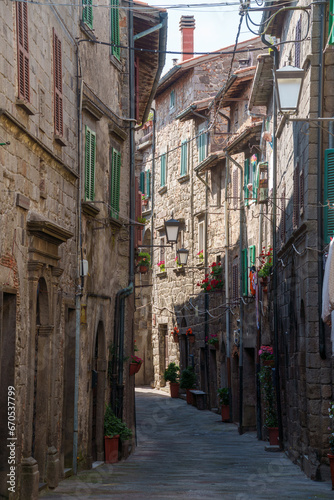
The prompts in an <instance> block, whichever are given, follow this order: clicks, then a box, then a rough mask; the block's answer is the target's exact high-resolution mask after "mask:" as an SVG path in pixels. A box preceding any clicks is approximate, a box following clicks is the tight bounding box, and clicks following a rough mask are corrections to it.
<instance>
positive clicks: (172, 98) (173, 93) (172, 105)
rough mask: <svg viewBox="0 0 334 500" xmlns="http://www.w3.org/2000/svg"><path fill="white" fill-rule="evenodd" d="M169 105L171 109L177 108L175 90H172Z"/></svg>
mask: <svg viewBox="0 0 334 500" xmlns="http://www.w3.org/2000/svg"><path fill="white" fill-rule="evenodd" d="M169 107H170V109H173V108H175V90H172V91H171V93H170V96H169Z"/></svg>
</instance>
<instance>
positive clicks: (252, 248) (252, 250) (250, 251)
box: [249, 245, 255, 267]
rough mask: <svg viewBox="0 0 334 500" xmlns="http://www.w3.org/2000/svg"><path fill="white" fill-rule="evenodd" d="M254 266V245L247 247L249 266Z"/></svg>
mask: <svg viewBox="0 0 334 500" xmlns="http://www.w3.org/2000/svg"><path fill="white" fill-rule="evenodd" d="M252 266H255V245H251V246H250V247H249V267H252Z"/></svg>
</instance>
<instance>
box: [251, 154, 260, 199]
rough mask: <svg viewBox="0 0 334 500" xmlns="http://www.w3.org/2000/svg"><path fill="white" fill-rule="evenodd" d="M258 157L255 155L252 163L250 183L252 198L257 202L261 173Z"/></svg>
mask: <svg viewBox="0 0 334 500" xmlns="http://www.w3.org/2000/svg"><path fill="white" fill-rule="evenodd" d="M257 162H258V157H257V154H255V155H253V156H252V158H251V161H250V180H249V181H248V182H249V183H252V185H253V188H252V198H253V200H255V201H257V189H258V186H259V172H258V167H257Z"/></svg>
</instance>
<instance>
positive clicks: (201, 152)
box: [198, 123, 208, 163]
mask: <svg viewBox="0 0 334 500" xmlns="http://www.w3.org/2000/svg"><path fill="white" fill-rule="evenodd" d="M203 130H206V124H205V123H203V124H202V125H200V126H199V127H198V133H199V134H200V135H199V137H198V161H199V163H201V162H202V161H203V160H205V158H206V156H207V137H208V134H204V133H202V132H203Z"/></svg>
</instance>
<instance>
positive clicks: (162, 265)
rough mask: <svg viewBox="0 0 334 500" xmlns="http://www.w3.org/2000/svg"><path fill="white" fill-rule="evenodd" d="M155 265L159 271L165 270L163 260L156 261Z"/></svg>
mask: <svg viewBox="0 0 334 500" xmlns="http://www.w3.org/2000/svg"><path fill="white" fill-rule="evenodd" d="M157 266H158V268H159V270H160V273H164V272H165V271H166V266H165V261H164V260H161V261H160V262H158V264H157Z"/></svg>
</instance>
